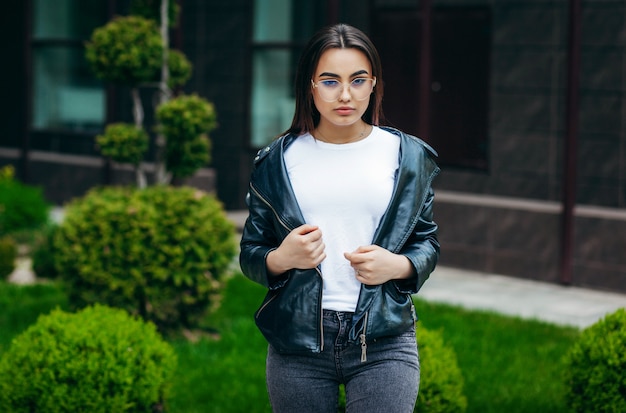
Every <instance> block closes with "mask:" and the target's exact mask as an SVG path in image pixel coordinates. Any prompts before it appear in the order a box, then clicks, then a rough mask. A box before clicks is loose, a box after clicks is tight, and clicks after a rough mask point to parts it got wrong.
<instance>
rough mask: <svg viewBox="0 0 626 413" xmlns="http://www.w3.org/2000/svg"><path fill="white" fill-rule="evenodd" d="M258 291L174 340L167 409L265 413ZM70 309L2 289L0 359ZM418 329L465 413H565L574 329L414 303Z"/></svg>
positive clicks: (55, 297)
mask: <svg viewBox="0 0 626 413" xmlns="http://www.w3.org/2000/svg"><path fill="white" fill-rule="evenodd" d="M263 295H264V289H263V288H262V287H260V286H258V285H256V284H254V283H252V282H250V281H248V280H246V279H244V278H243V277H242V276H240V275H238V276H235V277H234V278H232V279H231V280H230V282H229V283H228V285H227V289H226V291H225V294H224V298H223V302H222V305H221V307H220V309H219V310H218V311H216V312H215V313H214V314H212V315H211V316H209V318H208V319H207V323H208V325H211V326H212V327H214V328H215V329H216V330H217V331H218V332H219V334H218V335H219V337H214V338H203V339H201V340H200V341H199V342H197V343H191V342H189V341H186V340H184V339H172V340H170V342H171V344H172V345H173V347H174V348H175V350H176V352H177V354H178V363H179V365H178V370H177V374H176V377H175V379H174V383H173V388H172V395H171V397H170V399H169V401H168V408H169V409H168V411H169V412H170V413H194V412H197V413H200V412H202V413H206V412H249V413H254V412H270V411H271V410H270V407H269V402H268V398H267V393H266V390H265V372H264V367H265V354H266V349H267V344H266V342H265V340H264V339H263V337H262V336H261V334H260V333H259V332H258V330H257V329H256V326H255V325H254V320H253V313H254V311H255V309H256V307H257V306H258V304H259V303H260V301H261V299H262V298H263ZM56 306H59V307H61V308H66V307H67V301H66V299H65V296H64V294H63V291H62V290H61V289H60V288H59V286H57V285H56V284H45V285H34V286H15V285H10V284H2V283H0V356H1V354H2V352H3V351H4V350H5V349H6V348H7V347H8V345H9V344H10V340H11V338H12V337H14V336H15V335H17V334H19V333H20V332H21V331H23V330H24V329H26V328H27V327H28V325H30V324H32V323H34V322H35V321H36V319H37V317H38V315H39V314H42V313H47V312H49V311H50V310H51V309H52V308H54V307H56ZM416 307H417V310H418V313H419V315H420V317H421V321H420V325H423V326H424V327H426V328H429V329H439V330H441V331H442V334H443V336H444V339H445V340H446V343H447V344H449V345H451V346H452V347H453V348H454V349H455V351H456V354H457V358H458V362H459V366H460V368H461V370H462V372H463V375H464V377H465V394H466V396H467V398H468V409H467V412H468V413H474V412H476V413H477V412H481V413H488V412H494V413H495V412H498V413H500V412H509V413H526V412H528V413H531V412H532V413H536V412H551V413H559V412H566V411H567V409H566V407H565V404H564V391H565V389H564V385H563V383H562V380H561V377H562V371H563V370H562V369H563V366H562V363H561V358H562V356H563V354H564V353H565V352H566V351H567V350H568V348H569V347H570V346H571V345H572V344H573V342H574V340H576V338H577V337H578V335H579V332H578V330H576V329H573V328H563V327H558V326H554V325H550V324H545V323H541V322H536V321H526V320H521V319H517V318H511V317H506V316H501V315H498V314H494V313H488V312H478V311H468V310H463V309H460V308H455V307H452V306H448V305H443V304H434V303H428V302H425V301H422V300H419V299H418V300H416Z"/></svg>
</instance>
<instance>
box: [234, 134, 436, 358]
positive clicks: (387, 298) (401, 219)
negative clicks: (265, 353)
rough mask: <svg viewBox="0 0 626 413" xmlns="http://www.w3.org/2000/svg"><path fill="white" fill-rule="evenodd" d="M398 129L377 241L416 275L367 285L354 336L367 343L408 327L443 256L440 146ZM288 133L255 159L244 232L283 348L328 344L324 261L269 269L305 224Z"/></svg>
mask: <svg viewBox="0 0 626 413" xmlns="http://www.w3.org/2000/svg"><path fill="white" fill-rule="evenodd" d="M383 129H385V130H387V131H389V132H391V133H394V134H396V135H398V136H400V138H401V141H400V167H399V171H398V173H397V176H396V182H395V186H394V190H393V194H392V197H391V201H390V203H389V205H388V207H387V210H386V212H385V214H384V215H383V217H382V218H381V222H380V223H379V226H378V228H377V229H376V232H375V234H374V239H373V244H376V245H379V246H381V247H383V248H386V249H388V250H389V251H391V252H393V253H398V254H403V255H405V256H406V257H408V258H409V260H410V261H411V263H412V264H413V267H414V268H415V276H414V277H413V278H411V279H408V280H393V281H389V282H386V283H385V284H382V285H376V286H369V285H362V286H361V292H360V295H359V299H358V303H357V307H356V310H355V313H354V315H353V326H352V329H351V331H350V334H349V339H350V341H351V342H353V343H358V342H360V343H361V346H362V348H363V351H364V355H365V349H366V343H367V341H369V340H373V339H376V338H378V337H384V336H390V335H397V334H401V333H403V332H405V331H407V330H408V329H409V328H410V327H411V325H412V324H413V323H415V321H416V319H417V317H416V315H415V309H414V307H413V301H412V299H411V294H414V293H416V292H417V291H418V290H419V289H420V287H421V286H422V284H423V283H424V281H426V279H427V278H428V276H429V275H430V273H431V272H432V271H433V269H434V268H435V264H436V262H437V259H438V258H439V242H438V241H437V224H435V222H433V197H434V195H433V190H432V187H431V183H432V180H433V179H434V178H435V176H436V175H437V174H438V173H439V167H438V166H437V165H436V163H435V161H434V159H433V158H434V157H435V156H436V153H435V151H434V150H433V149H432V148H430V147H429V146H428V145H427V144H426V143H424V142H423V141H421V140H420V139H418V138H416V137H413V136H410V135H407V134H405V133H403V132H400V131H398V130H396V129H392V128H383ZM296 138H297V136H295V135H291V134H289V135H285V136H283V137H281V138H279V139H277V140H275V141H274V142H273V143H272V144H271V145H269V146H268V147H266V148H264V149H262V150H261V151H259V153H258V155H257V157H256V158H255V167H254V170H253V172H252V177H251V181H250V188H249V192H248V197H247V202H248V206H249V209H250V214H249V216H248V219H247V220H246V223H245V226H244V229H243V236H242V239H241V254H240V257H239V261H240V264H241V269H242V271H243V273H244V274H245V275H246V276H247V277H248V278H250V279H251V280H253V281H256V282H258V283H260V284H262V285H264V286H266V287H267V288H269V291H268V293H267V296H266V297H265V300H264V301H263V303H262V305H261V307H260V308H259V310H258V311H257V312H256V315H255V319H256V323H257V326H258V327H259V329H260V330H261V332H262V333H263V335H264V336H265V338H266V339H267V340H268V342H269V343H270V344H271V345H272V346H273V347H274V348H275V349H276V350H278V351H279V352H290V353H291V352H306V351H309V352H310V351H312V352H320V351H322V350H323V339H322V337H323V331H322V308H321V299H322V282H323V281H322V274H321V271H320V269H319V267H318V268H313V269H292V270H290V271H288V272H287V273H285V274H282V275H279V276H274V275H272V274H269V273H268V271H267V267H266V264H265V259H266V257H267V254H268V253H269V252H270V251H272V250H273V249H275V248H277V247H278V246H279V245H280V243H281V241H282V240H283V239H284V238H285V237H286V236H287V234H289V232H290V231H291V230H293V229H294V228H296V227H298V226H300V225H303V224H305V221H304V218H303V217H302V213H301V212H300V209H299V206H298V202H297V201H296V198H295V195H294V192H293V190H292V188H291V184H290V182H289V178H288V175H287V171H286V168H285V163H284V161H283V153H284V151H285V149H286V148H287V147H288V146H289V145H290V144H291V143H292V142H293V141H294V139H296Z"/></svg>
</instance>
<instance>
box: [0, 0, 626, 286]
mask: <svg viewBox="0 0 626 413" xmlns="http://www.w3.org/2000/svg"><path fill="white" fill-rule="evenodd" d="M128 3H129V0H92V1H89V2H84V1H80V0H59V1H55V2H50V1H47V0H24V1H21V2H9V3H8V4H7V5H6V9H7V10H6V12H5V13H4V14H3V15H2V17H0V18H1V19H3V20H2V24H0V30H2V35H1V36H0V39H1V40H0V41H2V42H3V44H2V46H3V47H2V50H4V51H5V56H6V57H5V64H4V65H3V69H2V70H3V73H4V75H5V76H4V80H5V85H4V90H5V91H6V92H7V93H6V94H5V99H3V103H2V105H3V110H2V113H3V121H2V122H0V166H2V165H5V164H13V165H15V166H16V169H17V171H18V176H19V177H20V179H22V180H24V181H25V182H27V183H30V184H35V185H40V186H42V187H43V188H44V192H45V194H46V196H47V197H48V199H49V200H50V201H52V202H54V203H57V204H62V203H64V202H67V201H68V200H70V199H71V198H73V197H77V196H81V195H82V194H84V192H85V191H86V190H88V189H89V188H91V187H93V186H96V185H103V184H114V183H126V182H132V179H133V175H132V171H130V170H128V169H125V168H124V167H122V166H119V165H115V164H112V163H111V162H108V161H107V160H105V159H103V158H102V157H101V156H99V154H98V152H97V150H96V148H95V146H94V139H93V138H94V136H95V135H96V134H98V133H100V132H101V131H102V130H103V127H104V125H105V124H106V123H109V122H113V121H130V120H131V110H130V104H131V102H130V97H129V91H128V90H125V89H124V88H121V87H115V86H112V85H107V84H103V83H102V82H99V81H98V80H97V79H95V77H94V76H93V75H92V74H91V73H90V72H89V70H88V67H87V64H86V62H85V59H84V46H83V44H84V41H85V40H87V39H88V38H89V36H90V34H91V32H92V31H93V29H94V28H96V27H99V26H102V25H103V24H105V23H106V22H107V21H108V20H109V19H110V18H111V17H113V16H114V15H118V14H121V15H123V14H126V13H127V10H128ZM178 3H179V4H180V6H181V10H182V12H181V14H180V16H179V25H178V27H177V28H176V29H173V30H172V33H171V44H172V47H173V48H177V49H181V50H182V51H183V52H184V53H185V54H186V55H187V57H188V58H189V59H190V60H191V62H192V63H193V65H194V69H193V75H192V78H191V79H190V81H189V82H188V83H187V85H185V87H184V88H183V90H182V92H189V93H191V92H195V93H198V94H199V95H201V96H203V97H205V98H206V99H208V100H210V101H212V102H213V103H214V104H215V107H216V110H217V113H218V122H219V127H218V129H216V130H215V131H213V132H212V133H211V139H212V142H213V153H212V158H213V161H212V163H211V164H210V165H207V168H204V169H202V170H201V171H200V172H199V173H198V174H197V176H196V177H194V178H193V179H192V180H191V181H190V183H191V184H193V185H197V186H199V187H201V188H204V189H207V190H211V191H215V192H216V194H217V196H218V197H219V198H220V199H221V200H222V202H224V204H225V206H226V208H228V209H241V208H245V193H246V190H247V184H248V178H249V174H250V170H251V165H252V159H253V157H254V155H255V153H256V151H257V150H258V149H259V148H261V147H263V146H264V145H266V144H267V143H268V142H269V141H271V139H273V138H274V137H275V136H276V135H278V134H279V133H281V132H282V131H283V130H285V129H286V128H287V127H288V126H289V124H290V121H291V116H292V114H293V90H292V79H293V75H294V69H295V65H296V62H297V59H298V56H299V52H300V50H301V49H302V47H303V45H304V42H305V41H306V40H307V39H308V38H309V37H310V35H312V34H313V33H314V32H315V31H316V30H317V29H318V28H320V27H322V26H324V25H326V24H329V23H334V22H345V23H349V24H352V25H355V26H357V27H359V28H361V29H362V30H363V31H365V32H366V33H368V34H369V35H370V36H371V37H372V39H373V40H374V43H375V44H376V45H377V47H378V49H379V51H380V54H381V58H382V60H383V70H384V77H385V84H384V86H385V100H384V104H383V107H384V110H385V114H386V117H387V120H386V123H387V124H389V125H392V126H396V127H398V128H400V129H403V130H405V131H407V132H409V133H412V134H415V135H418V136H420V137H422V138H423V139H425V140H426V141H428V142H429V143H430V144H431V145H432V146H434V147H435V149H436V150H437V151H438V152H439V154H440V158H439V162H440V164H441V166H442V173H441V175H440V176H439V177H438V178H437V180H436V182H435V190H436V207H435V214H436V220H437V222H438V223H439V224H440V239H441V242H442V255H441V262H442V263H443V264H446V265H450V266H458V267H463V268H468V269H473V270H477V271H485V272H495V273H501V274H508V275H514V276H518V277H523V278H529V279H538V280H544V281H550V282H556V283H559V282H560V283H566V284H573V285H580V286H589V287H594V288H601V289H610V290H618V291H626V1H624V0H588V1H580V0H473V1H467V0H422V1H419V0H369V1H356V0H325V1H319V0H179V1H178ZM153 93H154V91H153V90H151V89H150V88H147V87H146V88H142V96H143V99H144V102H145V105H146V107H150V105H151V104H152V103H151V102H152V99H153ZM147 112H149V111H147ZM146 121H147V123H148V124H149V123H150V122H152V120H151V119H150V117H149V116H148V118H147V119H146ZM150 156H152V154H150V155H149V156H148V158H147V159H146V161H147V162H148V163H149V161H150Z"/></svg>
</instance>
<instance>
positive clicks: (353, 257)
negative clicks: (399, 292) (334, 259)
mask: <svg viewBox="0 0 626 413" xmlns="http://www.w3.org/2000/svg"><path fill="white" fill-rule="evenodd" d="M343 256H344V257H346V259H347V260H348V261H350V265H351V266H352V268H354V271H355V273H356V274H355V276H356V279H357V280H359V282H361V283H363V284H367V285H379V284H383V283H385V282H387V281H389V280H401V279H407V278H410V277H412V276H413V274H414V270H413V265H412V264H411V262H410V261H409V259H408V258H407V257H405V256H404V255H400V254H394V253H392V252H391V251H388V250H386V249H384V248H382V247H379V246H378V245H367V246H362V247H359V248H357V249H356V250H355V251H353V252H344V254H343Z"/></svg>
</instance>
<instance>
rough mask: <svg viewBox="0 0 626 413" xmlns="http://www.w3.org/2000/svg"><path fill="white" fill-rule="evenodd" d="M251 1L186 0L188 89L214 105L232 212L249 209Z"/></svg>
mask: <svg viewBox="0 0 626 413" xmlns="http://www.w3.org/2000/svg"><path fill="white" fill-rule="evenodd" d="M252 7H253V2H252V0H212V1H206V0H185V1H184V2H183V15H182V21H181V23H182V25H183V27H184V28H183V32H184V34H183V36H182V39H180V41H181V43H182V50H183V51H184V53H185V54H186V55H187V57H188V58H189V60H191V61H192V62H193V63H194V68H193V75H192V78H191V79H190V81H189V82H188V84H187V85H186V86H185V90H186V91H187V92H188V93H191V92H196V93H198V94H199V95H201V96H203V97H205V98H206V99H208V100H210V101H211V102H213V103H214V104H215V109H216V112H217V116H218V123H219V127H218V128H217V129H216V130H214V131H213V132H211V139H212V142H213V150H212V152H213V161H212V163H211V166H212V167H213V168H215V169H216V170H217V176H216V180H217V193H218V197H219V198H220V200H222V201H223V202H224V204H225V205H226V207H227V208H230V209H236V208H242V207H243V206H244V200H245V191H246V190H247V187H248V186H247V182H248V179H249V171H250V166H251V165H252V157H253V154H252V153H248V151H249V148H248V146H247V145H248V140H249V139H248V133H249V130H248V127H247V125H248V117H249V116H248V107H247V102H248V90H249V87H250V85H249V84H248V83H247V82H248V81H247V79H248V78H249V70H250V64H249V58H250V57H249V54H250V49H249V41H250V38H251V36H250V33H249V30H250V27H251V25H250V23H249V20H250V18H251V16H252Z"/></svg>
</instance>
